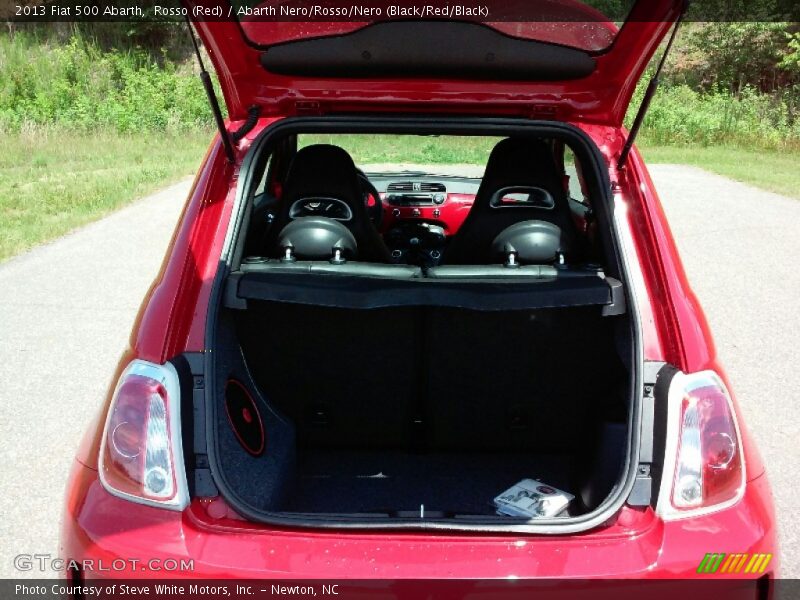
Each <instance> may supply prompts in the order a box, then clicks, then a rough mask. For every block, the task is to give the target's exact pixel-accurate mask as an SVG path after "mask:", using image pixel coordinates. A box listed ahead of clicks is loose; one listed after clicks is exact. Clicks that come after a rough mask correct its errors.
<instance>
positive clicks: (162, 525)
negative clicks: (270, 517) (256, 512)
mask: <svg viewBox="0 0 800 600" xmlns="http://www.w3.org/2000/svg"><path fill="white" fill-rule="evenodd" d="M69 489H70V490H71V493H72V496H73V497H76V498H80V501H71V502H70V503H69V504H68V506H67V511H66V513H65V518H64V523H63V526H62V532H61V539H62V549H61V552H62V555H63V556H64V557H70V558H78V559H81V560H91V559H94V560H96V561H97V560H98V559H101V560H102V561H103V563H105V564H111V561H112V560H113V559H114V558H117V557H126V558H130V557H134V558H148V559H149V558H160V559H162V560H163V559H165V558H174V559H178V560H180V559H182V558H192V559H194V561H195V562H194V566H195V570H194V571H193V572H192V573H190V574H187V575H188V576H191V577H207V578H212V577H240V578H252V577H268V578H283V579H289V578H319V579H325V578H341V577H343V576H344V577H347V578H354V579H359V578H363V579H369V578H468V579H471V578H504V577H508V576H510V575H514V576H516V577H519V578H521V579H525V578H534V577H539V578H553V577H565V576H568V577H586V578H588V577H694V576H696V569H697V566H698V564H699V562H700V560H702V558H703V556H704V555H705V553H706V552H707V551H713V550H715V549H716V550H718V551H728V552H737V551H741V552H751V553H755V552H770V553H776V541H775V535H776V534H775V518H774V513H773V509H772V504H771V501H770V491H769V486H768V484H767V482H766V480H765V478H763V477H761V478H759V479H757V480H755V481H753V482H751V483H750V484H749V485H748V487H747V492H746V495H745V498H744V500H743V501H742V502H741V503H740V504H739V505H737V506H736V507H734V508H731V509H728V510H725V511H722V512H719V513H716V514H714V515H710V516H707V517H703V518H698V519H688V520H685V521H675V522H668V523H664V522H662V521H660V520H659V519H657V518H656V517H655V516H654V514H653V513H652V511H651V510H644V511H638V510H632V509H623V511H622V512H621V513H620V514H619V516H618V517H617V518H616V519H615V521H614V522H613V523H611V524H609V525H608V526H607V527H604V528H602V529H598V530H596V531H593V532H590V533H586V534H583V535H577V536H559V537H547V536H524V535H508V536H498V535H477V534H466V533H447V534H443V533H438V534H434V533H386V532H384V533H380V534H376V533H359V532H353V531H338V532H330V531H327V532H325V531H291V530H287V529H278V528H274V527H267V526H264V525H258V524H254V523H249V522H246V521H242V520H240V519H234V518H230V516H229V511H226V510H225V508H224V506H223V505H222V504H223V503H222V502H221V501H220V500H215V501H213V502H207V501H201V500H195V501H194V502H193V503H192V505H191V506H190V507H189V508H188V509H187V510H186V511H184V513H183V514H178V513H174V512H170V511H166V510H161V509H157V508H151V507H146V506H142V505H137V504H131V503H130V502H126V501H125V500H120V499H119V498H116V497H114V496H111V495H109V494H107V493H106V492H105V491H104V490H103V488H102V486H101V485H100V483H99V481H97V479H96V472H94V471H91V470H89V469H86V468H85V467H83V466H80V465H77V466H76V467H75V468H74V469H73V473H72V477H71V480H70V488H69ZM773 567H774V569H776V570H777V569H778V567H779V556H777V554H776V556H775V558H773V561H772V563H771V564H770V569H772V568H773ZM85 575H86V577H87V578H93V577H128V576H130V577H170V576H173V577H174V574H171V573H159V572H142V571H131V572H130V573H118V572H115V573H94V574H90V573H85Z"/></svg>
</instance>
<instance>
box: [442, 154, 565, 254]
mask: <svg viewBox="0 0 800 600" xmlns="http://www.w3.org/2000/svg"><path fill="white" fill-rule="evenodd" d="M506 197H507V200H508V202H505V201H504V199H506ZM522 221H540V222H547V223H551V224H552V225H554V226H555V227H556V228H557V229H558V230H560V240H561V241H560V243H559V247H560V249H561V251H563V252H565V253H567V254H569V253H570V252H571V251H572V248H573V247H574V244H573V242H574V240H575V238H576V232H575V225H574V223H573V221H572V215H571V212H570V208H569V201H568V198H567V195H566V191H565V190H564V181H563V177H562V173H561V169H560V168H559V167H558V165H557V163H556V158H555V154H554V152H553V147H552V144H551V143H550V142H549V141H547V140H544V139H539V138H506V139H504V140H501V141H500V142H498V143H497V144H496V145H495V147H494V148H493V149H492V153H491V154H490V156H489V160H488V162H487V163H486V171H485V173H484V175H483V180H482V181H481V185H480V187H479V188H478V193H477V194H476V196H475V201H474V202H473V204H472V209H471V210H470V212H469V214H468V215H467V218H466V219H465V220H464V223H463V224H462V225H461V228H460V229H459V231H458V233H457V234H456V235H455V237H454V239H453V241H452V242H451V243H450V246H449V247H448V248H447V250H446V251H445V254H444V259H443V261H442V263H443V264H462V265H463V264H487V263H489V264H491V263H494V262H496V261H497V255H496V253H495V252H494V251H493V249H492V244H493V242H494V241H495V238H497V236H498V235H500V234H501V232H503V231H504V230H506V229H507V228H509V227H511V226H512V225H515V224H516V223H520V222H522Z"/></svg>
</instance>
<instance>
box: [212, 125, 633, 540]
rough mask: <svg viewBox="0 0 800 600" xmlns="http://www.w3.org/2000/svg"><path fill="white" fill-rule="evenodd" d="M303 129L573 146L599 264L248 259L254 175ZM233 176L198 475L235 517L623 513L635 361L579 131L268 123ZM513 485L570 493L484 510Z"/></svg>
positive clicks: (469, 521)
mask: <svg viewBox="0 0 800 600" xmlns="http://www.w3.org/2000/svg"><path fill="white" fill-rule="evenodd" d="M309 131H310V132H315V133H317V134H319V133H322V132H330V133H332V134H334V133H353V132H357V133H361V134H369V133H381V134H398V133H403V134H417V135H420V134H421V135H426V136H427V135H449V136H459V135H462V136H463V135H473V136H475V135H478V136H493V137H494V138H495V139H502V138H505V137H519V138H526V139H527V138H529V139H533V140H539V141H541V140H543V139H546V140H549V142H548V144H549V143H552V144H557V143H563V144H568V145H569V147H570V148H571V149H572V151H573V152H574V155H575V160H576V161H580V163H581V165H582V179H583V181H585V184H586V186H588V189H589V190H590V191H591V195H592V198H593V205H594V213H593V215H595V216H594V217H593V218H596V223H597V231H598V233H597V236H596V239H595V242H594V244H595V246H596V250H595V251H594V253H593V254H592V256H593V257H594V258H592V259H591V260H589V259H588V258H584V259H577V258H576V259H575V260H571V259H569V258H567V259H564V260H561V261H560V263H557V264H553V263H552V262H550V263H547V264H544V263H542V264H522V265H520V266H519V267H518V268H509V267H508V265H503V264H499V263H498V264H494V259H490V260H488V261H486V262H485V263H484V264H446V263H447V261H443V262H444V264H437V265H431V264H426V265H422V266H420V265H415V264H401V263H399V262H395V263H387V264H379V263H376V262H368V261H360V260H358V259H356V260H348V261H341V262H337V261H336V260H334V259H331V260H311V259H307V258H304V257H302V256H300V257H299V258H297V257H295V256H293V257H292V258H291V259H286V258H285V257H283V258H281V256H280V255H275V256H274V257H270V256H266V255H265V256H257V255H248V252H247V251H246V250H245V249H246V248H247V247H248V244H249V242H248V241H247V240H246V239H245V238H246V237H247V235H248V234H247V232H248V231H252V221H253V219H255V217H254V216H253V215H254V214H256V212H257V209H255V210H254V208H253V206H254V204H257V201H256V200H255V199H254V197H255V195H256V193H257V189H256V188H257V187H258V185H259V181H260V180H261V176H260V175H259V173H258V172H254V173H251V172H250V171H251V170H253V169H256V166H257V165H262V167H261V168H263V165H264V164H265V163H266V161H267V157H269V156H270V153H271V152H273V151H276V150H275V149H279V148H281V147H282V144H283V143H284V142H283V141H282V140H286V139H290V137H291V136H296V135H297V134H298V133H307V132H309ZM381 139H384V138H381ZM548 147H549V146H548ZM273 160H274V159H273ZM270 164H272V163H270ZM242 169H243V173H244V175H243V176H242V179H241V184H240V185H241V189H240V195H239V197H240V200H239V208H238V209H237V210H236V211H234V219H235V223H236V224H233V225H232V227H233V230H234V231H236V232H238V233H236V234H235V235H234V236H233V238H232V240H231V244H230V249H229V251H228V253H227V254H226V256H225V257H224V259H225V264H226V267H225V268H224V269H222V270H221V271H220V274H219V276H218V279H217V284H216V290H217V292H216V294H217V296H216V297H217V305H216V306H215V307H214V308H213V309H212V311H211V313H210V317H209V319H210V320H209V346H208V347H209V348H210V351H209V352H208V353H207V355H206V369H207V372H208V373H209V374H210V375H209V381H210V393H209V394H208V396H207V400H206V410H207V415H208V416H207V423H208V425H207V427H208V433H209V434H210V436H209V439H208V455H209V460H210V463H211V471H212V473H213V475H214V479H215V481H216V482H217V484H218V487H219V488H220V491H221V492H222V494H223V496H225V498H226V499H227V500H228V501H229V502H231V504H232V505H233V506H234V508H235V509H236V510H237V511H239V512H240V513H241V514H243V515H245V516H247V517H248V518H251V519H255V520H259V521H266V522H271V523H281V524H292V525H298V524H299V525H306V526H321V527H364V528H375V527H384V528H386V527H388V528H404V527H413V528H420V527H422V528H455V529H473V530H505V529H508V528H516V529H518V530H534V531H542V532H552V533H558V532H565V531H568V530H580V529H586V528H588V527H591V526H593V525H596V524H599V523H601V522H603V521H604V520H605V519H607V518H609V516H611V515H613V513H614V512H615V511H616V510H618V509H619V508H620V507H621V506H622V504H623V502H624V501H625V500H626V499H627V497H628V495H629V494H630V491H631V489H632V487H633V484H634V474H635V471H636V464H637V463H636V461H637V456H638V436H639V426H638V423H639V419H640V406H639V395H640V393H641V392H640V388H641V386H640V383H639V382H640V379H641V372H640V371H641V368H640V366H639V363H640V360H641V359H640V358H637V357H639V349H638V341H637V333H636V332H637V324H636V321H635V318H634V316H633V315H634V312H633V311H631V310H630V307H631V306H632V299H631V298H630V296H629V294H628V290H629V286H628V284H627V283H626V280H627V275H626V273H625V270H624V268H623V260H622V253H621V251H620V250H619V247H620V246H619V244H618V243H617V238H616V233H615V225H614V222H613V216H612V214H611V211H610V206H611V198H610V184H609V181H608V171H607V167H606V165H605V162H604V159H603V157H602V155H601V154H600V152H599V150H598V148H597V147H596V146H595V145H594V143H593V142H592V141H591V140H590V139H589V138H588V137H587V136H586V135H585V134H583V133H582V132H581V131H580V130H578V129H577V128H575V127H571V126H567V125H563V124H558V123H552V122H550V123H546V122H533V121H523V120H508V119H506V120H499V119H479V118H470V119H465V118H458V119H453V120H450V121H443V120H442V119H436V120H433V119H417V118H402V117H385V118H383V119H374V118H372V119H363V118H359V117H350V118H346V119H345V118H326V117H317V118H295V119H286V120H284V121H281V122H279V123H277V124H275V125H273V126H271V127H269V128H267V129H266V130H265V131H264V132H263V133H262V134H261V135H260V136H259V137H258V138H257V139H256V140H255V141H254V143H253V146H252V148H251V149H250V153H249V155H248V158H247V159H246V160H245V163H244V164H243V167H242ZM406 176H407V175H406ZM556 181H559V182H560V181H561V179H560V178H557V179H556ZM267 187H269V183H267ZM286 193H287V194H288V193H289V192H286ZM446 205H447V203H446V202H445V204H444V205H443V206H446ZM510 210H511V211H512V213H513V214H517V213H515V212H514V211H517V210H520V209H519V208H517V207H511V209H510ZM258 220H259V219H255V222H258ZM295 222H297V221H295ZM456 235H457V234H456ZM536 235H538V233H537V234H536ZM537 239H538V238H537ZM296 250H297V251H298V252H300V243H299V242H298V243H297V246H296ZM521 256H522V255H521ZM446 257H447V254H446V253H445V258H446ZM595 259H596V260H595ZM524 479H533V480H538V481H540V482H541V483H542V485H544V486H546V487H552V488H556V489H558V490H562V491H564V492H566V493H567V494H569V495H571V496H574V498H573V499H572V500H571V502H569V505H568V506H567V507H566V508H565V509H564V510H559V511H558V514H556V515H544V516H543V515H539V516H537V517H536V518H527V517H519V516H515V517H512V516H504V515H500V514H498V513H497V509H496V507H495V506H494V504H493V500H494V499H495V497H497V496H499V495H500V494H502V493H503V492H504V491H506V490H507V489H508V488H510V487H511V486H513V485H514V484H516V483H518V482H520V481H521V480H524Z"/></svg>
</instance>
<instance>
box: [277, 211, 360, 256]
mask: <svg viewBox="0 0 800 600" xmlns="http://www.w3.org/2000/svg"><path fill="white" fill-rule="evenodd" d="M278 246H279V247H280V248H281V249H282V250H283V251H284V254H283V257H284V258H286V259H288V258H299V259H300V260H343V259H351V258H353V257H354V256H355V255H356V249H357V247H358V244H357V243H356V239H355V238H354V237H353V234H352V233H350V230H349V229H347V227H345V226H344V225H342V224H341V223H339V221H335V220H333V219H328V218H325V217H300V218H298V219H295V220H294V221H292V222H291V223H289V224H288V225H287V226H286V227H284V228H283V229H282V230H281V232H280V234H278ZM287 249H288V250H289V252H288V253H287V252H286V250H287ZM337 250H338V253H337V252H336V251H337Z"/></svg>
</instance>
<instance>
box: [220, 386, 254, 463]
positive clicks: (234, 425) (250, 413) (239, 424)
mask: <svg viewBox="0 0 800 600" xmlns="http://www.w3.org/2000/svg"><path fill="white" fill-rule="evenodd" d="M225 411H226V412H227V414H228V422H229V423H230V424H231V429H233V433H234V434H235V435H236V439H237V440H239V443H240V444H241V445H242V448H244V449H245V450H246V451H247V452H248V453H249V454H252V455H253V456H260V455H261V453H262V452H264V424H263V422H262V421H261V414H260V413H259V412H258V407H257V406H256V403H255V400H253V397H252V396H251V395H250V393H249V392H248V391H247V388H245V387H244V385H242V384H241V383H240V382H238V381H236V380H235V379H230V380H228V383H227V384H226V385H225Z"/></svg>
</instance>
